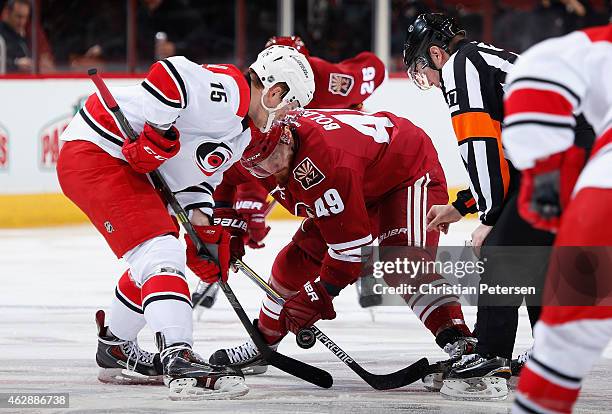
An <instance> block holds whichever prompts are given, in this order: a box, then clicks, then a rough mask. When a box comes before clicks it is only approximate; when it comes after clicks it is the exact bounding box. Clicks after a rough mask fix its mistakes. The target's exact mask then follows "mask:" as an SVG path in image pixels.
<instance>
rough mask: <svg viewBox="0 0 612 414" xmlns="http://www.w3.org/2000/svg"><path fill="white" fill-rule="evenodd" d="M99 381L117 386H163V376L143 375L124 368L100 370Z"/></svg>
mask: <svg viewBox="0 0 612 414" xmlns="http://www.w3.org/2000/svg"><path fill="white" fill-rule="evenodd" d="M98 381H100V382H103V383H105V384H115V385H162V384H163V383H164V381H163V375H154V376H149V375H142V374H139V373H138V372H135V371H131V370H128V369H124V368H100V370H99V371H98Z"/></svg>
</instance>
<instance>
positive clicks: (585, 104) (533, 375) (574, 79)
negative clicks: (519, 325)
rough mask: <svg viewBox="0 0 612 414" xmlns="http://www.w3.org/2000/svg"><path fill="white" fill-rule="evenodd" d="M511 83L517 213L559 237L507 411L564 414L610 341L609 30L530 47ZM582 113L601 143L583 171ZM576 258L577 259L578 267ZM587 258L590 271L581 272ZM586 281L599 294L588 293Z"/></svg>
mask: <svg viewBox="0 0 612 414" xmlns="http://www.w3.org/2000/svg"><path fill="white" fill-rule="evenodd" d="M508 82H509V84H510V87H509V90H508V92H507V95H506V97H505V113H506V118H505V125H506V128H505V129H504V132H503V140H504V145H505V146H506V148H507V149H508V151H509V153H510V157H511V158H512V161H513V163H514V165H515V166H516V167H517V168H519V169H521V170H523V182H522V185H521V194H520V201H519V203H520V204H519V209H520V212H521V214H522V215H523V216H524V217H525V218H526V219H527V220H530V221H531V222H532V223H533V224H534V225H536V226H539V227H541V228H547V229H550V230H553V231H556V232H557V238H556V241H555V250H554V252H553V258H552V259H551V262H550V266H549V269H548V274H547V286H546V288H545V291H544V305H545V306H544V307H543V310H542V316H541V318H540V321H539V322H538V324H537V325H536V327H535V332H534V337H535V342H534V347H533V353H532V355H531V358H530V360H529V361H528V362H527V365H526V366H525V367H524V368H523V370H522V372H521V378H520V382H519V386H518V393H517V397H516V400H515V403H514V407H513V411H512V412H513V413H570V412H571V411H572V409H573V406H574V403H575V402H576V399H577V398H578V394H579V391H580V387H581V383H582V379H583V378H584V376H585V375H586V374H587V372H589V370H590V369H591V366H592V365H593V364H594V363H595V361H596V360H597V359H598V358H599V355H600V354H601V352H602V351H603V349H604V348H605V347H606V345H607V344H608V342H609V340H610V338H611V337H612V307H610V306H605V305H610V303H611V302H612V297H610V294H609V292H610V282H609V280H610V272H611V270H612V261H611V260H612V259H611V258H612V251H611V247H610V246H612V227H611V226H610V225H609V221H610V211H612V174H611V173H612V109H611V108H612V25H607V26H601V27H594V28H591V29H586V30H583V31H577V32H574V33H571V34H569V35H567V36H563V37H560V38H556V39H550V40H547V41H544V42H542V43H540V44H538V45H536V46H534V47H533V48H531V49H529V50H528V51H527V52H526V53H525V54H524V55H523V56H522V58H521V59H519V61H518V63H517V65H516V68H515V69H514V71H512V72H511V73H510V74H509V77H508ZM579 112H582V113H583V114H584V116H585V118H586V119H587V121H588V122H589V123H590V124H591V125H592V126H593V129H594V130H595V133H596V136H597V138H596V141H595V145H594V146H593V149H592V151H591V154H590V156H589V158H588V160H587V161H586V164H584V163H583V165H584V168H582V169H581V168H580V167H579V165H580V164H579V163H577V162H576V156H575V154H574V153H575V152H576V147H577V146H579V142H575V138H574V133H573V130H572V127H573V125H574V117H573V114H575V113H579ZM575 246H579V248H576V247H575ZM588 246H591V247H588ZM577 250H579V252H576V251H577ZM573 253H578V254H580V255H581V256H580V257H582V258H583V260H582V262H581V263H582V264H581V265H580V266H577V263H578V262H575V261H573V260H574V257H573ZM577 257H578V256H576V258H577ZM585 258H590V260H587V262H590V263H596V265H595V266H593V267H591V268H590V269H589V267H588V266H587V267H585V261H584V259H585ZM574 269H575V270H574ZM590 283H591V284H592V286H596V289H595V290H593V292H594V293H595V292H596V293H598V294H599V296H597V295H592V296H590V295H588V294H587V293H589V284H590ZM602 292H607V293H603V294H602ZM578 298H581V299H582V300H581V301H578V300H577V299H578ZM550 305H558V306H550ZM578 305H593V306H578Z"/></svg>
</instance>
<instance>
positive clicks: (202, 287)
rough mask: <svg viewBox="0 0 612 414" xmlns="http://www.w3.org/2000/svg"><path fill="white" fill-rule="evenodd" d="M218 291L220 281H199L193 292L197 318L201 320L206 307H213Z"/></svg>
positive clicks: (192, 301) (192, 299)
mask: <svg viewBox="0 0 612 414" xmlns="http://www.w3.org/2000/svg"><path fill="white" fill-rule="evenodd" d="M218 293H219V284H218V283H212V284H211V283H206V282H204V281H200V282H199V283H198V285H197V286H196V289H195V291H194V292H193V293H192V294H191V303H193V308H194V309H195V310H196V320H198V321H199V320H200V318H201V317H202V314H203V313H204V311H205V310H206V309H210V308H212V307H213V305H214V304H215V302H216V301H217V294H218Z"/></svg>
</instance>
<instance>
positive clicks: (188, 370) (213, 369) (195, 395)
mask: <svg viewBox="0 0 612 414" xmlns="http://www.w3.org/2000/svg"><path fill="white" fill-rule="evenodd" d="M157 343H158V346H159V348H160V355H161V362H162V364H163V366H164V384H166V385H167V386H168V388H170V399H171V400H222V399H231V398H236V397H240V396H242V395H245V394H246V393H248V392H249V388H248V387H247V385H246V384H245V383H244V376H243V375H242V373H241V372H240V371H239V370H237V369H234V368H232V367H220V366H216V365H210V364H208V363H207V362H206V361H204V360H203V359H202V358H201V357H200V356H199V355H198V354H196V353H195V352H193V351H192V350H191V346H189V344H186V343H175V344H172V345H169V346H165V343H164V339H163V335H162V334H161V333H159V332H158V333H157Z"/></svg>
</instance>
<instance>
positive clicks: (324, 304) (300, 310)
mask: <svg viewBox="0 0 612 414" xmlns="http://www.w3.org/2000/svg"><path fill="white" fill-rule="evenodd" d="M335 317H336V311H335V310H334V305H333V303H332V297H331V296H330V294H329V293H328V292H327V290H326V289H325V287H324V286H323V285H322V284H321V282H320V281H318V282H314V281H308V282H306V283H305V284H304V288H302V290H300V291H299V292H298V293H297V295H295V296H294V297H292V298H291V299H289V300H287V302H285V305H284V306H283V309H282V311H281V314H280V319H279V322H280V324H281V326H285V327H286V328H287V329H288V330H290V331H291V332H293V333H297V332H299V330H300V329H302V328H306V327H309V326H312V325H314V324H315V322H317V321H318V320H320V319H334V318H335Z"/></svg>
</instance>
